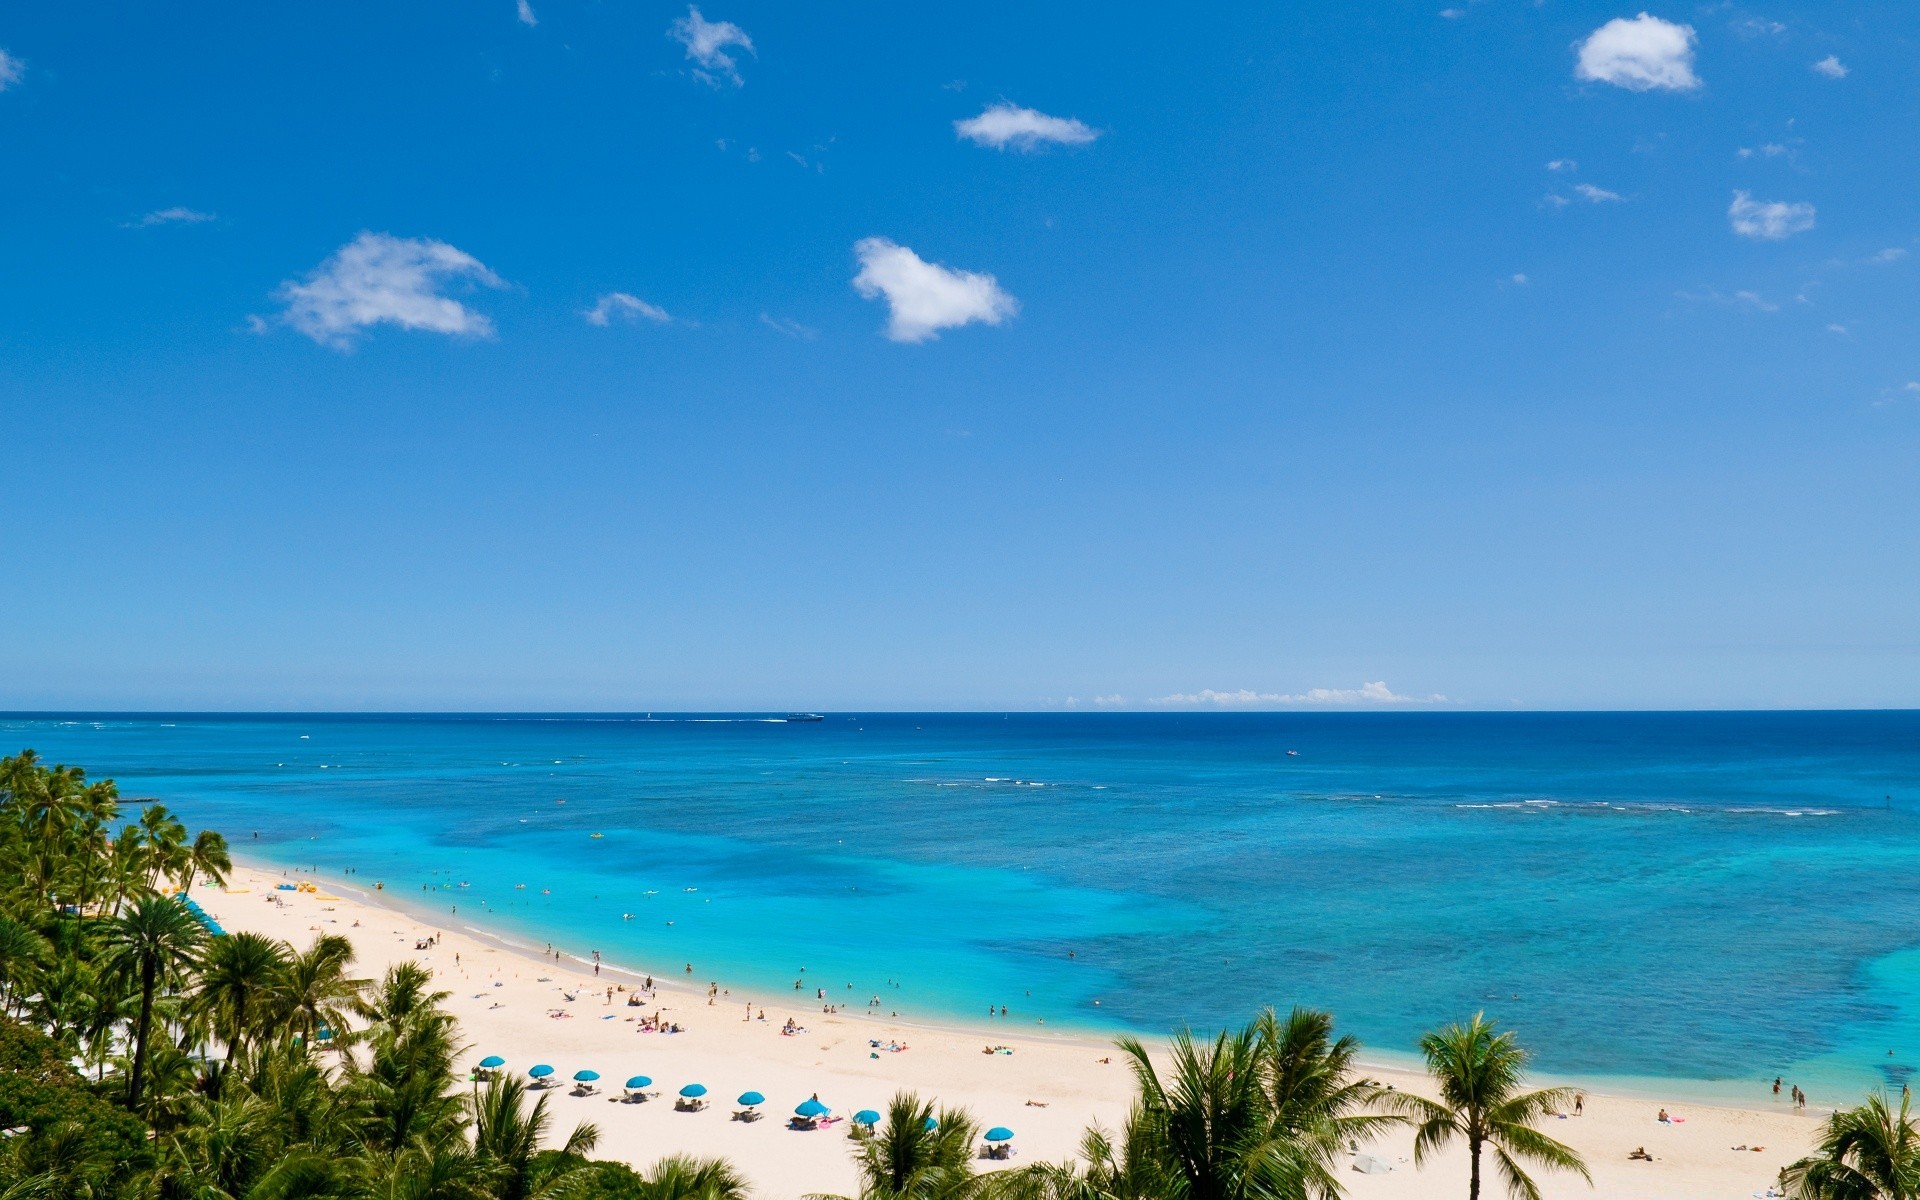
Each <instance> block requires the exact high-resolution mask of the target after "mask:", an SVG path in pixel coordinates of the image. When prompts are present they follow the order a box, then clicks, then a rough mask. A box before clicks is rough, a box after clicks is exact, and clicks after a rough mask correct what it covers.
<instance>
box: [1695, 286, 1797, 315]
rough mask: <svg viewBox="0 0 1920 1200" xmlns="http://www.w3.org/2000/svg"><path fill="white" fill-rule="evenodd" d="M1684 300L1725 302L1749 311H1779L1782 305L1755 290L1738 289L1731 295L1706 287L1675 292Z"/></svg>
mask: <svg viewBox="0 0 1920 1200" xmlns="http://www.w3.org/2000/svg"><path fill="white" fill-rule="evenodd" d="M1674 295H1675V296H1678V297H1679V298H1680V299H1682V300H1687V301H1690V302H1692V303H1695V304H1724V305H1726V306H1727V307H1729V308H1744V309H1746V310H1748V311H1749V312H1779V311H1780V306H1779V305H1778V304H1775V303H1773V302H1772V301H1771V300H1768V299H1767V298H1766V297H1765V296H1762V295H1761V294H1760V293H1759V292H1755V291H1746V290H1742V291H1738V292H1734V293H1732V294H1731V295H1729V294H1728V293H1726V292H1722V291H1718V290H1716V289H1714V288H1704V289H1702V290H1700V291H1697V292H1675V293H1674Z"/></svg>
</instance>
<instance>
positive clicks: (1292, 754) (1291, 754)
mask: <svg viewBox="0 0 1920 1200" xmlns="http://www.w3.org/2000/svg"><path fill="white" fill-rule="evenodd" d="M1287 757H1288V758H1299V757H1300V752H1299V751H1298V750H1289V751H1287Z"/></svg>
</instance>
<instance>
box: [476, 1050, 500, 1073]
mask: <svg viewBox="0 0 1920 1200" xmlns="http://www.w3.org/2000/svg"><path fill="white" fill-rule="evenodd" d="M480 1065H481V1066H483V1067H485V1068H486V1069H487V1070H489V1071H491V1070H493V1069H494V1068H495V1067H504V1066H506V1065H507V1060H506V1059H504V1058H501V1057H500V1056H499V1055H498V1054H489V1055H487V1056H486V1057H485V1058H483V1059H481V1060H480Z"/></svg>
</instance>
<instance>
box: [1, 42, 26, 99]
mask: <svg viewBox="0 0 1920 1200" xmlns="http://www.w3.org/2000/svg"><path fill="white" fill-rule="evenodd" d="M26 74H27V64H26V63H23V62H21V61H20V60H19V59H18V58H15V57H14V56H13V55H11V54H8V53H7V52H6V51H5V50H0V92H4V91H6V90H7V89H8V88H10V87H12V86H13V85H14V84H16V83H19V82H20V80H21V79H23V78H25V77H26Z"/></svg>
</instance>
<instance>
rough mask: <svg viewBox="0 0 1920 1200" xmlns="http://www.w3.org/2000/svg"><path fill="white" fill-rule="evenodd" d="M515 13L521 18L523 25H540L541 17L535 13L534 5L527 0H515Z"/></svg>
mask: <svg viewBox="0 0 1920 1200" xmlns="http://www.w3.org/2000/svg"><path fill="white" fill-rule="evenodd" d="M514 15H515V16H517V17H519V18H520V23H521V24H522V25H538V24H539V23H540V18H539V17H536V16H534V15H533V5H531V4H528V3H527V0H515V4H514Z"/></svg>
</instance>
